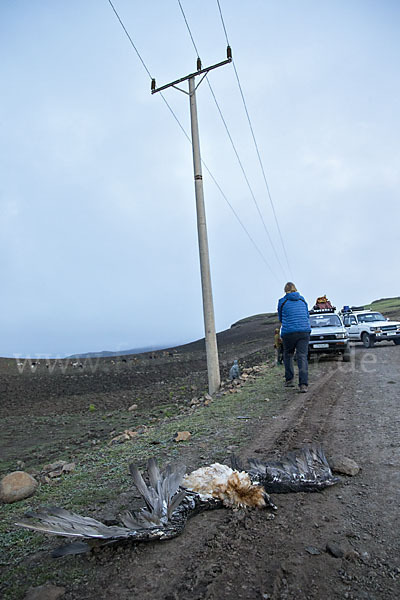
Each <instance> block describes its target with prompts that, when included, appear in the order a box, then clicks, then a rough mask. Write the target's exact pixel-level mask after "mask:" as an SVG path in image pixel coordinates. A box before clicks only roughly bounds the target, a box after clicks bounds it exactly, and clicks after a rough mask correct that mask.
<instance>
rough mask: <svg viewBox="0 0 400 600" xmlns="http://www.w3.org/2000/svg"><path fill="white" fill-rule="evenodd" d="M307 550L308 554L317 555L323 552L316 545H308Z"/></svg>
mask: <svg viewBox="0 0 400 600" xmlns="http://www.w3.org/2000/svg"><path fill="white" fill-rule="evenodd" d="M306 552H308V554H314V555H315V556H317V555H318V554H321V552H320V551H319V550H318V548H316V547H315V546H307V547H306Z"/></svg>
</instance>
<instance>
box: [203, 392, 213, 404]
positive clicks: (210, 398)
mask: <svg viewBox="0 0 400 600" xmlns="http://www.w3.org/2000/svg"><path fill="white" fill-rule="evenodd" d="M204 400H205V401H206V402H207V400H208V402H211V400H212V396H210V394H205V396H204Z"/></svg>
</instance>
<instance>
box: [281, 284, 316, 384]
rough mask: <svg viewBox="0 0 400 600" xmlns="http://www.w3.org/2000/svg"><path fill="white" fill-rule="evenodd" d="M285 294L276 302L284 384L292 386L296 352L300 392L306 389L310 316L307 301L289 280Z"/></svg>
mask: <svg viewBox="0 0 400 600" xmlns="http://www.w3.org/2000/svg"><path fill="white" fill-rule="evenodd" d="M284 291H285V295H284V296H283V298H280V300H279V302H278V317H279V321H280V322H281V323H282V328H281V337H282V341H283V364H284V365H285V386H286V387H293V386H294V365H293V355H294V353H295V352H296V356H297V366H298V368H299V389H300V392H307V389H308V344H309V341H310V332H311V327H310V318H309V314H308V306H307V302H306V301H305V300H304V298H303V296H300V294H299V292H298V291H297V288H296V286H295V285H294V283H292V282H291V281H288V283H287V284H286V285H285V288H284Z"/></svg>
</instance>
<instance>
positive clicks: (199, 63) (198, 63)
mask: <svg viewBox="0 0 400 600" xmlns="http://www.w3.org/2000/svg"><path fill="white" fill-rule="evenodd" d="M197 70H198V71H200V70H201V60H200V58H197Z"/></svg>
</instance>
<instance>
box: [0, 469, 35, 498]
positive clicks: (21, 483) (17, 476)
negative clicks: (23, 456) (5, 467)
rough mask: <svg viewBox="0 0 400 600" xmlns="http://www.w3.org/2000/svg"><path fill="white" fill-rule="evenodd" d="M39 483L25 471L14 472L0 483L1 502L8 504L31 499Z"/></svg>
mask: <svg viewBox="0 0 400 600" xmlns="http://www.w3.org/2000/svg"><path fill="white" fill-rule="evenodd" d="M37 486H38V482H37V481H36V479H34V478H33V477H32V475H29V473H26V472H25V471H13V472H12V473H9V474H8V475H5V477H3V479H2V480H1V481H0V500H2V501H3V502H5V503H6V504H10V503H11V502H17V501H18V500H23V499H24V498H29V496H32V494H34V493H35V491H36V488H37Z"/></svg>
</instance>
